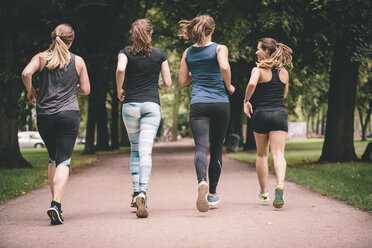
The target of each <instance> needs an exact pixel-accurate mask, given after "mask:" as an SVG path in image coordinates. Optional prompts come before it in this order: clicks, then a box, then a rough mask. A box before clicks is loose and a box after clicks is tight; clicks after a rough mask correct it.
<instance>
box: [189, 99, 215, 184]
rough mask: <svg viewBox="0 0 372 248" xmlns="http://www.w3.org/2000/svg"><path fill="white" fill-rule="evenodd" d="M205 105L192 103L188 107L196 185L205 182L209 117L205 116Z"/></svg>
mask: <svg viewBox="0 0 372 248" xmlns="http://www.w3.org/2000/svg"><path fill="white" fill-rule="evenodd" d="M204 108H205V105H204V104H198V103H194V104H192V105H191V107H190V127H191V131H192V134H193V136H194V142H195V155H194V162H195V169H196V174H197V179H198V183H200V182H202V181H205V182H206V181H207V161H208V160H207V157H208V152H209V125H210V120H209V117H208V116H206V115H205V113H204V112H205V111H204Z"/></svg>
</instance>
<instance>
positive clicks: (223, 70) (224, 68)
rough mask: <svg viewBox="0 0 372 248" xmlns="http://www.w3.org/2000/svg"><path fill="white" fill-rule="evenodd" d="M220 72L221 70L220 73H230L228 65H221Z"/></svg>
mask: <svg viewBox="0 0 372 248" xmlns="http://www.w3.org/2000/svg"><path fill="white" fill-rule="evenodd" d="M220 70H221V72H222V73H223V72H228V71H230V65H229V64H227V65H222V66H220Z"/></svg>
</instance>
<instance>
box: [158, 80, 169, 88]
mask: <svg viewBox="0 0 372 248" xmlns="http://www.w3.org/2000/svg"><path fill="white" fill-rule="evenodd" d="M158 86H159V89H165V88H167V86H165V84H164V81H159V82H158Z"/></svg>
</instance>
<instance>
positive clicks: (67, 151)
mask: <svg viewBox="0 0 372 248" xmlns="http://www.w3.org/2000/svg"><path fill="white" fill-rule="evenodd" d="M37 128H38V129H39V133H40V136H41V138H42V139H43V141H44V143H45V145H46V148H47V149H48V153H49V162H54V161H55V162H56V166H58V165H60V164H63V165H66V166H69V165H70V162H71V154H72V151H73V150H74V146H75V141H76V138H77V135H78V132H79V111H73V110H71V111H61V112H59V113H56V114H52V115H38V116H37Z"/></svg>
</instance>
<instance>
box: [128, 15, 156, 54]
mask: <svg viewBox="0 0 372 248" xmlns="http://www.w3.org/2000/svg"><path fill="white" fill-rule="evenodd" d="M152 32H153V29H152V25H151V22H150V21H149V19H147V18H145V19H138V20H137V21H135V22H133V24H132V28H131V30H130V34H131V35H132V36H131V40H132V46H130V47H129V48H130V51H131V52H132V53H133V54H134V55H139V56H141V57H147V56H149V55H150V53H151V35H152Z"/></svg>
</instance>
